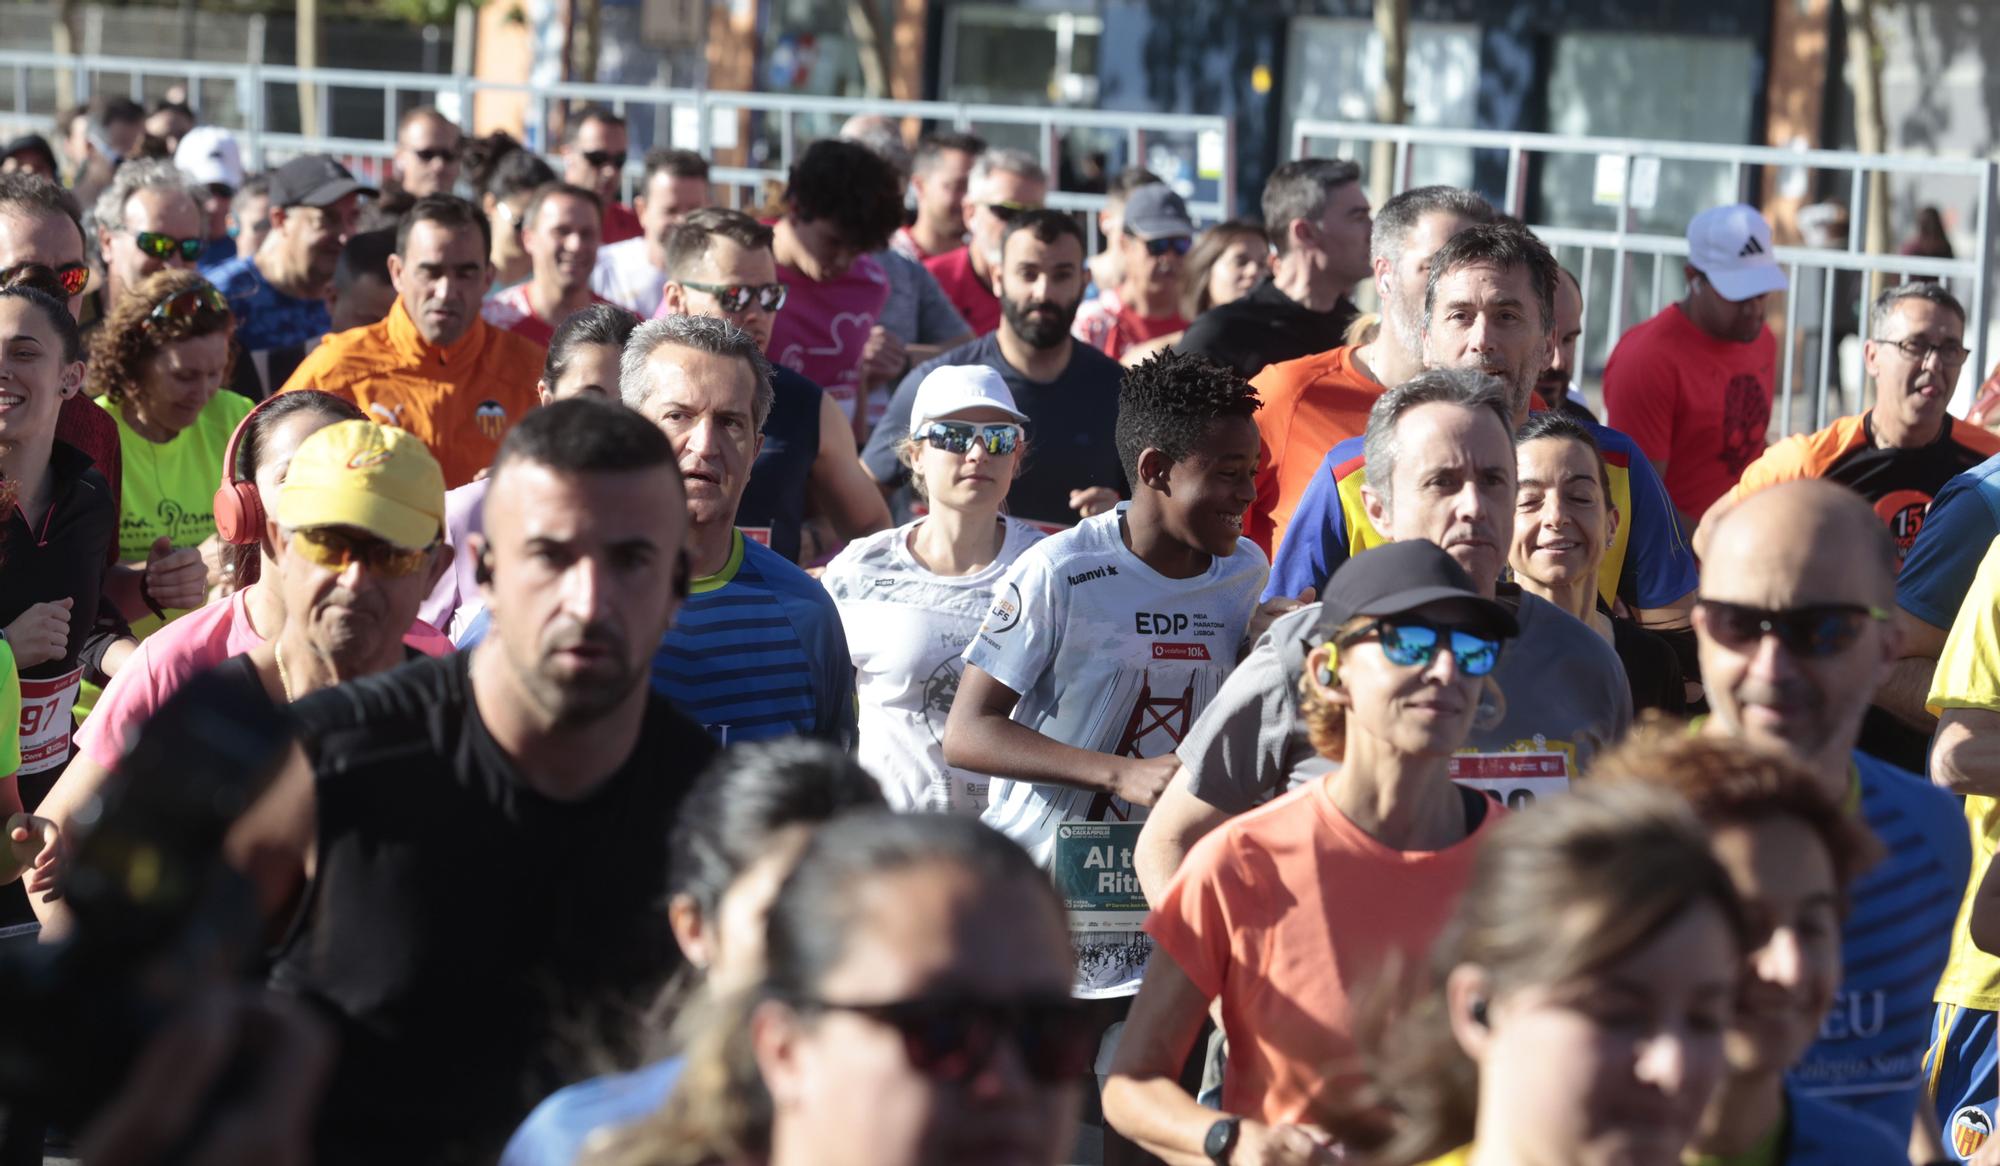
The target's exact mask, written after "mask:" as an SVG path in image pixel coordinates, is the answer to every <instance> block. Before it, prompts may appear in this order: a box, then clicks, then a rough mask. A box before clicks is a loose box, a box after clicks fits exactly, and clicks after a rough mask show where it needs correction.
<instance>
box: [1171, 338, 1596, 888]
mask: <svg viewBox="0 0 2000 1166" xmlns="http://www.w3.org/2000/svg"><path fill="white" fill-rule="evenodd" d="M1512 421H1513V418H1512V415H1511V413H1510V411H1509V405H1508V400H1507V394H1506V390H1505V389H1504V388H1503V387H1502V385H1501V384H1500V382H1499V381H1497V380H1495V379H1494V378H1492V377H1490V376H1487V375H1485V374H1483V373H1480V372H1478V371H1476V370H1473V369H1433V370H1431V371H1429V372H1424V373H1420V374H1418V375H1417V376H1416V377H1414V378H1412V379H1411V380H1409V381H1407V382H1405V383H1403V384H1401V385H1398V386H1396V387H1395V388H1393V389H1390V390H1389V391H1388V392H1385V393H1383V394H1382V396H1381V398H1380V399H1379V400H1377V401H1376V403H1375V406H1374V408H1373V409H1371V410H1370V412H1369V416H1368V429H1367V432H1366V434H1365V436H1364V438H1363V444H1364V446H1365V449H1366V454H1365V456H1366V459H1367V462H1368V470H1369V473H1368V483H1369V484H1368V485H1366V486H1363V487H1362V488H1361V489H1362V495H1363V498H1364V500H1365V502H1366V505H1367V508H1368V515H1369V518H1370V520H1371V521H1373V522H1374V523H1375V525H1376V526H1377V527H1378V528H1379V529H1380V530H1381V531H1382V533H1383V534H1384V535H1385V536H1387V540H1388V541H1392V542H1401V541H1407V540H1411V539H1422V540H1424V541H1426V542H1431V543H1436V544H1437V545H1438V546H1440V547H1442V548H1444V550H1445V552H1446V553H1447V554H1449V555H1450V556H1451V557H1452V559H1453V560H1454V561H1456V562H1457V563H1458V565H1459V566H1461V567H1463V568H1464V569H1465V573H1466V574H1467V575H1469V576H1471V578H1472V582H1473V586H1474V587H1476V588H1477V589H1478V590H1479V593H1480V594H1481V595H1484V596H1488V597H1491V598H1495V599H1498V600H1499V601H1500V602H1501V603H1502V604H1505V605H1506V606H1507V607H1508V608H1510V609H1511V610H1513V612H1514V614H1515V618H1516V619H1518V620H1519V621H1520V625H1521V634H1520V636H1519V637H1518V638H1517V639H1515V640H1513V641H1511V642H1510V643H1509V644H1508V645H1507V647H1506V650H1505V651H1504V652H1502V653H1501V655H1500V663H1499V665H1498V667H1496V668H1495V669H1494V671H1493V679H1494V681H1495V682H1496V684H1497V685H1498V689H1499V691H1498V693H1497V695H1496V694H1495V693H1494V692H1493V691H1492V690H1491V689H1490V688H1489V690H1488V692H1487V695H1486V696H1485V697H1484V698H1483V699H1482V701H1481V708H1480V714H1479V719H1478V720H1477V721H1475V722H1474V727H1473V732H1472V735H1471V737H1470V738H1469V742H1468V746H1469V747H1468V749H1467V750H1466V751H1465V752H1463V753H1461V754H1459V755H1458V756H1456V757H1454V758H1453V759H1452V775H1453V776H1454V777H1455V778H1457V779H1458V780H1460V781H1462V782H1466V783H1468V784H1471V785H1475V786H1478V787H1481V788H1485V789H1489V790H1492V791H1494V792H1496V793H1497V794H1499V795H1500V796H1501V797H1503V798H1504V799H1505V800H1506V801H1507V803H1508V804H1509V805H1511V806H1517V807H1518V806H1521V805H1525V804H1527V803H1529V802H1531V801H1533V800H1534V799H1535V798H1537V797H1540V796H1543V795H1545V794H1550V793H1555V792H1559V791H1560V790H1562V789H1564V788H1566V787H1567V786H1568V784H1569V782H1570V781H1571V780H1572V779H1574V778H1575V777H1576V776H1577V775H1578V774H1579V773H1581V772H1582V771H1583V768H1584V767H1585V766H1586V765H1588V764H1589V762H1590V759H1591V757H1592V756H1593V755H1595V753H1596V752H1597V751H1598V750H1599V749H1601V748H1604V747H1606V746H1609V745H1611V744H1613V743H1615V742H1616V741H1617V740H1618V739H1619V738H1620V737H1622V736H1624V735H1625V731H1626V729H1627V728H1629V727H1630V726H1631V723H1632V697H1631V691H1630V689H1629V688H1628V687H1627V685H1626V682H1625V673H1624V668H1623V666H1622V665H1620V664H1619V662H1618V656H1617V654H1616V653H1615V652H1614V651H1612V648H1611V645H1610V644H1608V643H1606V642H1605V641H1604V640H1603V639H1602V638H1600V637H1599V636H1598V635H1597V633H1596V632H1594V631H1592V630H1591V629H1590V628H1589V627H1588V626H1587V625H1585V624H1584V623H1582V622H1581V621H1579V620H1577V619H1575V618H1574V617H1572V616H1570V615H1569V614H1568V613H1566V612H1564V611H1562V610H1561V609H1559V608H1557V607H1555V606H1554V605H1552V604H1550V603H1547V602H1546V601H1544V600H1542V599H1539V598H1537V597H1536V596H1533V595H1530V594H1527V593H1526V592H1524V591H1522V590H1521V589H1520V588H1519V587H1517V586H1515V585H1514V584H1511V583H1502V582H1501V581H1500V580H1501V575H1502V573H1503V569H1504V568H1505V567H1506V565H1507V546H1508V542H1509V540H1510V537H1511V534H1512V531H1513V525H1514V484H1515V468H1514V467H1515V461H1514V439H1513V425H1512ZM1364 553H1365V552H1364ZM1318 620H1319V605H1318V604H1316V603H1314V604H1307V605H1305V606H1303V607H1301V608H1299V609H1298V610H1297V611H1294V612H1291V613H1289V614H1287V615H1284V616H1281V617H1279V618H1278V619H1277V620H1276V621H1275V622H1273V623H1272V624H1271V628H1270V631H1268V632H1267V633H1265V635H1264V637H1263V638H1262V639H1261V640H1259V641H1258V643H1257V645H1256V647H1255V648H1253V649H1252V650H1251V653H1250V655H1249V656H1247V657H1246V658H1245V659H1244V661H1243V663H1242V664H1241V665H1240V666H1238V668H1237V670H1236V671H1235V672H1234V673H1231V674H1230V677H1229V679H1228V680H1227V681H1225V682H1224V684H1223V686H1222V688H1221V690H1220V691H1219V692H1217V693H1216V696H1215V699H1214V700H1213V701H1211V702H1210V703H1209V706H1208V708H1207V709H1206V710H1205V711H1203V713H1202V715H1201V716H1200V717H1199V718H1198V719H1197V720H1196V721H1195V723H1194V725H1193V726H1191V727H1190V728H1189V729H1188V732H1187V735H1186V736H1185V737H1183V738H1182V739H1181V744H1180V748H1179V749H1177V750H1176V751H1175V752H1176V754H1177V755H1178V756H1179V757H1180V762H1181V768H1180V771H1179V772H1177V773H1176V774H1175V775H1174V778H1173V780H1172V782H1171V783H1170V784H1169V785H1168V786H1167V790H1166V793H1165V794H1164V795H1162V797H1161V799H1160V801H1159V803H1158V804H1156V805H1155V806H1154V807H1153V812H1152V815H1151V816H1150V817H1149V819H1148V821H1147V824H1146V827H1145V830H1144V832H1143V833H1141V835H1140V838H1139V850H1138V855H1137V859H1138V874H1139V879H1140V882H1141V883H1142V885H1143V886H1144V887H1145V889H1146V892H1147V894H1148V896H1157V895H1158V894H1159V893H1160V891H1161V890H1162V889H1164V888H1165V886H1166V884H1167V880H1168V879H1169V878H1170V877H1171V876H1172V875H1173V872H1174V870H1175V868H1177V867H1178V866H1179V865H1180V860H1181V858H1182V857H1183V856H1185V855H1186V854H1187V851H1188V849H1189V848H1190V847H1192V846H1193V845H1194V843H1195V841H1196V840H1197V839H1199V838H1200V837H1201V836H1202V835H1204V834H1206V833H1208V831H1210V830H1212V829H1214V828H1215V827H1216V826H1218V825H1220V824H1221V823H1222V822H1223V821H1224V820H1226V819H1227V818H1229V817H1230V816H1231V815H1233V814H1239V813H1242V812H1243V811H1244V810H1247V809H1250V808H1251V807H1252V806H1255V805H1257V804H1259V803H1261V802H1264V801H1268V800H1269V799H1270V798H1272V797H1274V796H1276V795H1278V794H1280V793H1283V792H1284V791H1285V789H1286V788H1287V786H1288V785H1289V784H1291V783H1292V782H1293V781H1295V780H1299V779H1302V778H1304V777H1305V776H1308V775H1309V774H1311V773H1312V772H1315V771H1317V770H1319V769H1323V768H1324V766H1318V765H1315V764H1313V758H1314V756H1315V755H1314V752H1313V748H1312V745H1311V742H1309V741H1308V740H1307V739H1306V733H1305V728H1304V725H1303V724H1302V723H1301V722H1300V720H1299V710H1298V699H1297V688H1298V680H1299V676H1300V673H1301V670H1302V669H1303V668H1304V667H1305V656H1306V653H1307V652H1308V651H1310V650H1311V649H1312V648H1313V647H1316V646H1317V645H1316V644H1313V643H1310V642H1308V641H1309V639H1310V634H1311V632H1312V631H1313V628H1314V626H1315V624H1317V622H1318Z"/></svg>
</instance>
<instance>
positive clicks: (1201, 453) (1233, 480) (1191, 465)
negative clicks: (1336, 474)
mask: <svg viewBox="0 0 2000 1166" xmlns="http://www.w3.org/2000/svg"><path fill="white" fill-rule="evenodd" d="M1261 448H1262V447H1261V445H1260V443H1259V440H1258V433H1257V423H1256V422H1255V421H1253V420H1251V419H1250V418H1248V417H1218V418H1216V419H1215V420H1213V421H1211V422H1209V423H1208V429H1207V430H1206V431H1205V432H1204V433H1203V434H1202V436H1201V440H1199V441H1197V442H1196V443H1195V444H1194V446H1193V448H1192V449H1190V450H1189V451H1188V455H1187V456H1186V457H1184V458H1181V459H1180V460H1179V461H1176V462H1173V463H1172V464H1171V466H1170V468H1169V469H1168V470H1167V473H1166V479H1167V482H1166V490H1165V491H1164V493H1165V497H1164V498H1162V500H1161V506H1160V509H1161V511H1162V513H1161V523H1162V525H1163V526H1164V527H1165V528H1166V529H1167V531H1168V532H1169V533H1171V534H1172V535H1173V536H1174V538H1175V539H1177V540H1179V541H1180V542H1182V543H1184V544H1186V545H1188V546H1193V547H1200V548H1201V549H1202V550H1203V551H1206V552H1207V553H1209V554H1211V555H1215V556H1217V557H1226V556H1229V555H1232V554H1235V553H1236V549H1237V547H1238V545H1239V543H1240V541H1241V539H1242V537H1243V514H1244V512H1245V511H1246V510H1248V509H1249V508H1250V504H1251V503H1252V502H1254V501H1256V500H1257V485H1256V480H1255V479H1256V475H1257V456H1258V453H1259V451H1260V449H1261ZM1142 464H1143V463H1142Z"/></svg>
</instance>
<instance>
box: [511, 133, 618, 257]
mask: <svg viewBox="0 0 2000 1166" xmlns="http://www.w3.org/2000/svg"><path fill="white" fill-rule="evenodd" d="M591 124H593V125H595V124H596V123H595V122H593V123H591ZM602 232H603V223H602V221H601V220H600V217H599V214H598V210H597V208H596V207H595V206H593V205H591V204H590V203H589V202H588V201H586V200H584V199H581V198H577V197H575V196H574V195H567V194H551V195H548V196H547V197H545V198H543V199H542V201H541V205H540V206H537V207H536V208H535V217H534V220H533V221H532V222H530V223H529V224H528V225H527V229H526V230H524V231H523V232H522V233H521V245H522V247H523V249H525V250H526V251H527V253H528V258H529V259H530V260H532V261H533V262H534V265H535V272H536V274H537V276H538V277H539V276H540V275H541V274H542V273H544V272H547V273H550V274H551V275H552V276H553V278H554V280H555V282H556V284H557V285H558V286H559V287H561V288H562V290H563V293H564V294H565V295H573V294H575V293H576V292H578V291H580V290H581V289H583V288H585V287H587V286H589V284H590V273H591V271H592V270H594V269H595V268H596V266H597V247H598V243H599V241H600V240H601V239H602V237H603V235H602Z"/></svg>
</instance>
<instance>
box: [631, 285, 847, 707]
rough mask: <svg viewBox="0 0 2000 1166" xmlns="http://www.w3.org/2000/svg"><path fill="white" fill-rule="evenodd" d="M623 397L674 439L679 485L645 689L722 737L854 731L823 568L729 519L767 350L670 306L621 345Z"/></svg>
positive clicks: (766, 405) (767, 389)
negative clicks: (678, 549)
mask: <svg viewBox="0 0 2000 1166" xmlns="http://www.w3.org/2000/svg"><path fill="white" fill-rule="evenodd" d="M618 390H619V394H620V396H622V397H623V398H624V400H625V404H626V405H628V406H630V407H631V408H632V409H634V410H636V411H637V412H638V413H639V414H640V415H641V416H643V417H644V418H646V420H648V421H651V422H652V423H653V424H654V425H656V426H658V427H659V428H660V431H661V432H663V433H665V434H666V435H667V439H668V440H669V441H671V442H672V443H673V447H674V458H675V460H676V461H677V462H678V463H679V465H680V471H681V480H682V482H683V484H684V485H685V487H686V491H687V511H688V536H687V554H688V572H689V574H690V575H691V576H692V577H693V581H692V583H691V585H690V588H689V592H690V593H689V595H688V597H687V601H686V603H685V604H684V605H683V606H682V607H681V613H680V617H679V618H678V619H677V620H676V621H675V624H674V627H673V629H672V630H670V631H669V632H668V633H667V635H666V638H665V639H664V640H662V641H661V643H660V650H659V652H658V653H657V654H655V656H654V657H653V689H654V691H656V692H658V693H660V694H662V695H664V696H666V697H667V698H669V699H670V700H672V701H673V702H674V704H675V705H677V706H678V707H679V708H680V709H681V710H682V711H684V712H686V713H687V714H688V715H689V716H691V717H693V718H694V719H696V720H698V721H700V722H701V723H702V725H703V726H704V727H705V728H707V729H708V731H709V732H710V733H711V734H713V735H714V737H715V738H716V740H718V741H719V742H721V743H722V744H724V745H728V744H731V743H733V742H736V741H755V740H762V739H765V738H769V737H783V736H789V735H791V734H794V733H803V734H807V735H809V736H814V737H820V738H823V739H825V740H830V741H833V742H835V743H837V744H840V745H842V746H846V745H850V744H852V743H853V740H854V729H855V704H854V664H853V661H852V660H851V659H850V658H849V656H848V654H847V635H846V633H845V632H844V631H843V630H842V628H841V624H840V612H839V609H837V608H836V607H835V606H834V602H833V598H832V597H831V596H829V595H828V594H827V593H826V589H825V588H823V587H821V586H820V585H819V581H818V580H816V579H814V578H813V577H812V576H810V575H808V574H806V573H805V572H804V571H802V570H800V569H799V568H798V567H796V566H793V565H792V564H791V563H790V562H788V561H787V560H786V559H785V557H784V556H782V555H780V554H778V553H777V552H776V551H773V550H771V549H770V548H768V547H765V546H762V545H760V544H759V543H757V542H755V541H752V540H750V539H747V538H745V537H744V536H743V532H742V531H740V530H738V529H736V509H737V506H738V504H739V503H741V502H742V500H743V488H744V486H745V485H747V484H748V483H749V480H750V465H751V463H752V462H754V461H756V460H757V453H758V450H759V449H760V448H761V447H762V446H763V444H764V437H763V428H764V419H765V418H766V417H768V416H770V413H771V401H772V389H771V363H770V361H769V360H767V359H766V358H765V356H764V352H763V349H761V348H760V347H758V344H757V340H756V338H755V337H753V336H751V335H750V334H749V333H748V332H745V331H743V330H742V329H741V328H738V327H736V326H735V325H734V324H731V323H729V322H728V321H727V320H722V319H717V318H714V317H710V316H665V317H662V318H660V319H657V320H650V321H648V322H646V323H644V324H641V325H640V326H639V328H638V329H637V330H636V331H634V332H633V333H632V338H631V339H630V340H629V341H627V342H626V344H625V354H624V357H623V360H622V362H621V367H620V370H619V376H618Z"/></svg>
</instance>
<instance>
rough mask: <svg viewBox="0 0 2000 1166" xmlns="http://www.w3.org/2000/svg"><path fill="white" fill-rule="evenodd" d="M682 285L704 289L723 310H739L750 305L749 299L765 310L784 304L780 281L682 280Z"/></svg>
mask: <svg viewBox="0 0 2000 1166" xmlns="http://www.w3.org/2000/svg"><path fill="white" fill-rule="evenodd" d="M681 286H682V287H691V288H693V289H694V290H696V291H705V292H707V293H708V294H709V295H712V296H714V297H715V302H716V303H718V304H721V305H722V310H723V311H725V312H740V311H742V310H744V309H745V308H748V307H749V306H750V301H751V300H756V301H757V306H758V307H760V308H762V309H764V310H765V311H767V312H775V311H777V310H778V309H780V308H782V307H784V306H785V285H784V284H782V283H765V284H747V283H694V282H692V281H690V280H685V279H684V280H682V281H681Z"/></svg>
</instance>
